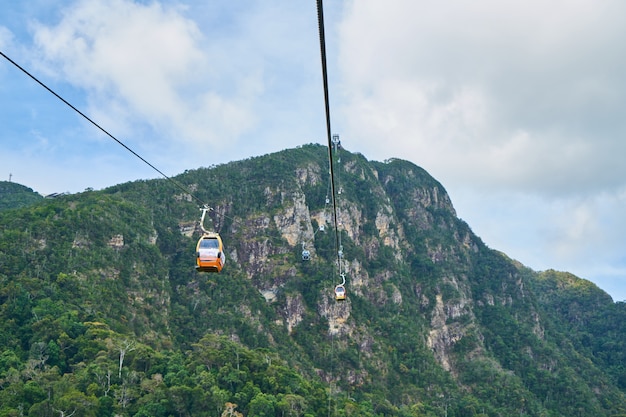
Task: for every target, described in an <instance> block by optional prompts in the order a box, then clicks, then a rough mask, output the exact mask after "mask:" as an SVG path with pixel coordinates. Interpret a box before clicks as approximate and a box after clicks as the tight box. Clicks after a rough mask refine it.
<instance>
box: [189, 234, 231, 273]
mask: <svg viewBox="0 0 626 417" xmlns="http://www.w3.org/2000/svg"><path fill="white" fill-rule="evenodd" d="M225 258H226V257H225V256H224V245H223V244H222V239H221V238H220V235H219V234H217V233H205V234H204V235H203V236H202V237H201V238H200V240H198V244H197V245H196V270H197V271H199V272H220V271H221V270H222V268H223V267H224V262H225V261H226V259H225Z"/></svg>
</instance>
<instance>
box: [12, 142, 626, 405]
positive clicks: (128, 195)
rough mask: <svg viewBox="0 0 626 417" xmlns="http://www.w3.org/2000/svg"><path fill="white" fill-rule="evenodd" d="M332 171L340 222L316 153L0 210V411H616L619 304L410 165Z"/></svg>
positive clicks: (345, 166)
mask: <svg viewBox="0 0 626 417" xmlns="http://www.w3.org/2000/svg"><path fill="white" fill-rule="evenodd" d="M333 168H334V189H335V190H336V212H337V217H336V219H337V225H338V228H337V231H338V233H337V234H335V217H334V214H335V207H334V206H333V204H332V199H330V196H331V194H330V190H331V189H332V184H331V181H330V176H329V163H328V149H327V148H326V147H323V146H319V145H304V146H301V147H299V148H296V149H289V150H285V151H281V152H277V153H273V154H269V155H265V156H261V157H255V158H250V159H247V160H243V161H237V162H232V163H228V164H223V165H218V166H212V167H209V168H200V169H196V170H189V171H186V172H185V173H183V174H181V175H178V176H177V177H174V178H173V180H174V181H175V182H173V181H169V180H150V181H136V182H130V183H126V184H120V185H117V186H114V187H110V188H108V189H105V190H102V191H86V192H84V193H80V194H73V195H65V196H60V197H58V198H56V199H45V200H41V201H39V202H37V203H35V204H32V205H30V206H26V207H22V208H19V209H15V210H8V211H6V210H5V211H0V349H1V352H0V416H17V415H29V416H58V415H64V416H69V415H72V414H74V415H81V416H98V417H100V416H118V415H119V416H206V415H209V416H234V415H245V416H321V415H328V416H331V415H332V416H429V417H433V416H455V417H457V416H458V417H465V416H494V417H495V416H513V415H514V416H551V417H552V416H592V415H593V416H620V415H623V416H626V395H625V393H626V368H625V364H626V357H625V356H626V336H625V335H626V324H625V323H626V320H625V318H626V306H625V304H624V303H614V302H613V300H612V299H611V297H610V296H609V295H608V294H606V293H605V292H603V291H602V290H600V289H599V288H598V287H596V286H595V285H594V284H592V283H591V282H589V281H587V280H584V279H581V278H578V277H575V276H573V275H571V274H568V273H565V272H558V271H552V270H549V271H544V272H537V271H533V270H531V269H529V268H527V267H525V266H523V265H521V264H520V263H518V262H516V261H514V260H512V259H510V258H508V257H507V256H506V255H505V254H503V253H501V252H499V251H497V250H494V249H491V248H488V247H487V246H486V245H485V244H484V243H483V242H482V241H481V239H480V238H479V237H478V236H476V235H475V234H474V233H473V232H472V230H471V228H470V227H469V225H467V224H466V223H465V222H463V221H462V220H460V219H459V218H458V217H457V215H456V213H455V210H454V207H453V205H452V202H451V201H450V198H449V196H448V194H447V193H446V191H445V189H444V187H443V186H442V185H441V184H440V183H439V182H437V181H436V180H435V179H434V178H432V177H431V176H430V175H429V174H428V173H427V172H426V171H424V170H423V169H421V168H419V167H418V166H416V165H414V164H412V163H410V162H408V161H404V160H400V159H392V160H388V161H385V162H376V161H368V160H366V159H365V158H364V157H363V156H362V155H360V154H358V153H351V152H349V151H347V150H345V149H341V150H338V151H337V152H335V153H333ZM329 200H330V201H329ZM201 203H206V204H207V205H209V206H210V207H211V209H212V210H211V211H210V212H209V217H210V219H207V221H206V222H205V227H207V228H211V229H213V230H215V231H217V232H219V233H220V235H221V237H222V240H223V241H224V245H225V256H226V264H225V267H224V269H223V271H222V272H221V273H219V274H207V273H198V272H196V271H195V269H194V265H195V245H196V242H197V240H198V239H199V237H200V236H201V230H200V225H199V219H200V214H201V211H200V205H201ZM304 250H306V251H308V253H309V260H303V256H302V252H303V251H304ZM339 253H341V256H339ZM338 259H339V260H340V261H341V268H340V267H339V265H338V263H337V261H338ZM341 274H343V275H344V276H345V280H346V285H345V287H346V289H347V300H346V301H343V302H338V301H336V300H335V297H334V292H333V291H334V288H335V286H336V285H337V284H340V283H341V282H342V277H341Z"/></svg>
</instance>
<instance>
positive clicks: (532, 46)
mask: <svg viewBox="0 0 626 417" xmlns="http://www.w3.org/2000/svg"><path fill="white" fill-rule="evenodd" d="M325 18H326V38H327V39H326V41H327V51H328V60H329V82H330V96H331V97H330V98H331V117H332V126H333V132H334V133H338V134H340V135H341V140H342V144H343V145H344V146H345V147H346V148H347V149H348V150H350V151H353V152H361V153H363V154H364V155H365V156H366V157H367V158H368V159H370V160H377V161H382V160H385V159H387V158H393V157H399V158H402V159H407V160H410V161H412V162H414V163H416V164H417V165H420V166H422V167H423V168H425V169H426V170H427V171H428V172H429V173H430V174H431V175H433V176H434V177H435V178H436V179H437V180H439V181H440V182H441V183H442V184H443V185H444V187H446V189H447V190H448V192H449V194H450V196H451V198H452V201H453V203H454V205H455V208H456V210H457V213H458V215H459V217H461V218H462V219H464V220H465V221H466V222H467V223H468V224H469V225H470V227H471V228H472V229H473V230H474V232H475V233H476V234H477V235H479V236H480V237H481V238H482V239H483V240H484V241H485V242H486V243H487V245H489V246H490V247H492V248H494V249H498V250H500V251H502V252H504V253H506V254H507V255H509V256H510V257H511V258H514V259H517V260H519V261H520V262H522V263H523V264H525V265H527V266H529V267H531V268H533V269H535V270H544V269H548V268H553V269H557V270H562V271H569V272H572V273H574V274H576V275H578V276H580V277H582V278H586V279H589V280H591V281H593V282H595V283H596V284H597V285H598V286H599V287H600V288H602V289H604V290H605V291H607V292H608V293H609V294H611V295H612V296H613V298H614V300H616V301H622V300H626V238H624V236H626V216H625V215H624V208H625V203H626V164H624V162H623V159H624V155H626V140H625V138H626V117H624V114H623V113H624V109H625V108H626V54H625V53H624V50H623V49H624V47H623V45H624V44H626V3H624V2H623V1H621V0H576V1H564V0H542V1H538V0H527V1H510V2H497V1H494V0H475V1H473V2H467V1H461V0H449V1H446V2H439V3H436V4H434V3H433V2H428V1H424V0H392V1H390V2H381V1H374V0H359V1H347V0H345V1H339V0H337V1H333V2H331V1H326V3H325ZM0 50H1V51H2V52H4V53H5V54H7V55H8V56H9V57H11V58H12V59H13V60H15V61H17V62H18V63H19V64H20V65H22V66H24V67H25V68H27V69H28V70H29V71H30V72H32V73H33V74H34V75H36V76H37V77H38V78H39V79H40V80H41V81H43V82H45V83H46V84H47V85H49V86H50V87H51V88H52V89H53V90H55V91H56V92H57V93H59V94H60V95H61V96H63V97H64V98H65V99H67V100H68V101H70V102H71V103H72V104H73V105H75V106H76V107H78V108H79V109H81V110H82V111H83V112H85V113H86V114H88V115H89V116H90V117H91V118H92V119H93V120H95V121H96V122H97V123H99V124H100V125H102V126H103V127H104V128H105V129H107V130H108V131H109V132H110V133H112V134H113V135H114V136H116V137H117V138H118V139H120V140H122V141H123V142H124V143H125V144H127V145H128V146H129V147H131V148H132V149H134V150H135V151H136V152H138V153H139V154H141V155H142V156H143V157H145V158H146V159H147V160H148V161H150V162H151V163H152V164H154V165H155V166H157V167H158V168H159V169H160V170H161V171H163V172H165V173H166V174H168V175H176V174H179V173H181V172H183V171H184V170H186V169H194V168H198V167H201V166H210V165H213V164H220V163H226V162H229V161H233V160H240V159H245V158H248V157H252V156H257V155H262V154H265V153H269V152H274V151H278V150H281V149H286V148H293V147H296V146H298V145H302V144H305V143H311V142H315V143H325V142H326V137H325V121H324V113H323V111H324V105H323V90H322V84H321V83H322V81H321V70H320V57H319V38H318V27H317V12H316V4H315V2H314V1H309V2H303V1H295V2H294V1H286V0H266V1H263V2H252V1H244V2H232V1H214V2H206V1H176V2H175V1H161V2H159V1H131V0H109V1H104V0H63V1H61V0H59V1H55V0H31V1H29V2H7V4H4V5H3V11H2V13H1V14H0ZM0 124H1V125H2V129H1V131H0V167H1V169H0V178H1V179H8V178H9V175H12V179H13V181H15V182H18V183H20V184H24V185H27V186H29V187H31V188H33V189H34V190H35V191H38V192H40V193H42V194H48V193H52V192H64V191H69V192H79V191H82V190H84V189H85V188H88V187H92V188H95V189H100V188H104V187H107V186H110V185H114V184H118V183H122V182H127V181H131V180H135V179H146V178H155V177H158V174H156V173H155V172H154V171H152V170H151V169H150V168H149V167H147V166H146V165H144V164H143V163H142V162H141V161H139V160H138V159H137V158H135V157H134V156H132V155H131V154H130V153H129V152H128V151H126V150H124V149H123V148H122V147H121V146H119V145H118V144H116V143H115V142H113V141H112V140H111V139H109V138H107V137H106V136H104V135H103V134H102V133H101V132H99V131H98V130H97V129H95V128H94V127H93V126H92V125H90V124H89V123H87V122H85V120H83V119H81V118H80V117H79V116H78V115H76V114H75V113H74V112H73V111H71V110H70V109H69V108H68V107H66V106H65V105H64V104H62V103H61V102H60V101H59V100H58V99H56V98H55V97H53V96H52V95H51V94H49V93H48V92H47V91H45V90H44V89H43V88H41V87H40V86H38V85H37V84H35V83H34V82H33V81H32V80H31V79H29V78H27V77H26V76H25V75H24V74H23V73H21V72H20V71H19V70H17V69H16V68H15V67H13V66H12V65H11V64H10V63H9V62H8V61H6V60H4V59H1V60H0Z"/></svg>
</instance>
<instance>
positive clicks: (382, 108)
mask: <svg viewBox="0 0 626 417" xmlns="http://www.w3.org/2000/svg"><path fill="white" fill-rule="evenodd" d="M557 11H558V12H557ZM625 12H626V5H625V4H623V3H622V2H618V1H612V0H603V1H600V2H597V1H591V0H578V1H576V2H574V4H572V3H571V2H563V1H560V0H551V1H548V2H539V1H532V2H512V3H511V2H507V3H501V2H496V1H488V0H486V1H479V2H471V3H469V2H463V1H452V2H445V3H426V2H419V1H418V2H413V1H408V0H406V1H400V0H398V1H395V2H393V5H392V4H387V3H384V4H383V3H379V2H374V1H368V0H363V1H358V2H351V3H350V7H348V8H347V12H346V18H345V20H344V21H343V24H342V29H341V31H340V33H341V41H340V42H341V71H342V74H343V77H342V80H343V82H344V87H343V90H342V91H343V92H344V94H345V97H346V103H345V105H344V106H343V107H342V115H343V116H344V117H345V122H344V123H345V127H346V129H347V131H348V132H349V133H350V134H352V135H353V136H355V137H358V138H359V141H360V142H361V143H364V144H365V147H366V148H367V151H368V152H367V153H368V154H369V155H378V154H384V155H386V156H396V155H392V154H391V153H393V152H398V151H400V152H401V154H402V155H405V156H407V157H408V159H411V160H413V161H416V162H417V163H419V164H421V165H423V166H424V167H426V168H427V169H429V170H431V171H432V172H434V173H436V174H437V175H438V177H439V178H440V179H442V180H444V182H446V183H448V184H449V183H462V182H464V181H468V180H469V181H476V182H479V183H483V184H485V185H486V186H489V187H494V186H495V187H511V186H512V185H513V186H515V187H524V188H526V189H528V190H531V189H533V190H535V191H542V192H547V193H554V192H567V193H571V192H575V191H577V190H578V191H580V190H582V189H585V190H588V189H590V188H593V187H597V186H607V187H615V186H617V185H619V184H620V183H622V181H623V180H619V181H618V180H616V178H625V177H626V165H624V164H623V163H622V161H621V155H623V154H624V153H626V142H625V141H623V140H622V138H623V136H624V134H625V133H626V119H624V118H623V116H622V115H621V110H620V109H622V108H623V107H624V105H626V76H625V75H624V74H626V58H625V57H624V56H623V54H619V53H617V51H618V50H619V48H620V45H621V44H622V43H623V41H624V39H625V38H626V17H625V16H626V13H625ZM390 142H393V144H390Z"/></svg>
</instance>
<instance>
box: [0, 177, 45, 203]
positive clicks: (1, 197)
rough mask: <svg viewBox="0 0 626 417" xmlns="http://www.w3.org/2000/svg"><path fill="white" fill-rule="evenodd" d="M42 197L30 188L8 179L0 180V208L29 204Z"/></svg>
mask: <svg viewBox="0 0 626 417" xmlns="http://www.w3.org/2000/svg"><path fill="white" fill-rule="evenodd" d="M42 198H43V197H42V196H41V195H39V194H38V193H36V192H34V191H33V190H32V189H31V188H28V187H25V186H23V185H20V184H16V183H14V182H8V181H0V210H8V209H13V208H19V207H25V206H29V205H31V204H33V203H36V202H37V201H39V200H41V199H42Z"/></svg>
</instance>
